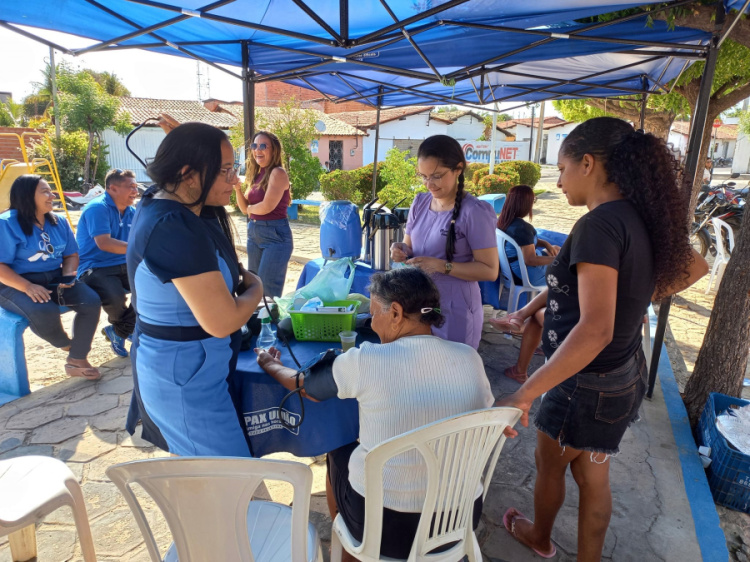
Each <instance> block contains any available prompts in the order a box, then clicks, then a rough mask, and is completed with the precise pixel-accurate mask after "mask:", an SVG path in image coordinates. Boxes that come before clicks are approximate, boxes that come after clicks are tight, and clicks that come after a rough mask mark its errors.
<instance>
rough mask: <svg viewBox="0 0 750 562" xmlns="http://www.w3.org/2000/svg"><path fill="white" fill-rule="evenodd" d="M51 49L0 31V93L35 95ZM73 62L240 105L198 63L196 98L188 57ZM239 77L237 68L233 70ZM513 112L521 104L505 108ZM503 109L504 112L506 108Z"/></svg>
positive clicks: (216, 75) (235, 85)
mask: <svg viewBox="0 0 750 562" xmlns="http://www.w3.org/2000/svg"><path fill="white" fill-rule="evenodd" d="M26 29H27V30H28V31H30V32H32V33H34V34H36V35H39V36H41V37H44V38H45V39H47V40H48V41H52V42H54V43H57V44H58V45H61V46H64V47H67V48H69V49H78V48H82V47H86V46H88V45H91V44H92V43H93V42H92V40H90V39H83V38H81V37H76V36H73V35H68V34H65V33H56V32H52V31H45V30H39V29H34V28H26ZM49 56H50V54H49V47H48V46H47V45H44V44H42V43H39V42H37V41H34V40H33V39H29V38H27V37H24V36H23V35H19V34H17V33H14V32H12V31H10V30H8V29H5V28H2V27H0V60H2V70H0V92H10V93H11V94H12V97H13V99H14V100H15V101H21V100H22V99H23V98H24V97H26V96H27V95H29V94H31V93H32V92H33V90H34V82H40V81H41V80H42V69H43V68H44V65H45V64H46V63H47V62H48V61H49ZM63 60H65V61H68V62H70V63H72V65H73V66H74V68H76V67H77V68H81V69H84V68H89V69H91V70H96V71H98V72H103V71H108V72H111V73H114V74H116V75H117V76H118V77H119V78H120V80H121V82H122V83H123V84H124V85H125V87H126V88H128V90H130V93H131V95H133V96H135V97H141V98H157V99H173V100H198V99H207V98H216V99H220V100H224V101H241V100H242V83H241V81H240V80H239V79H237V78H235V77H234V76H230V75H229V74H226V73H225V72H222V71H221V70H217V69H215V68H211V67H209V66H207V65H205V64H203V63H201V64H200V72H201V73H202V81H201V82H202V85H203V89H202V92H201V95H199V93H198V68H197V64H198V63H197V62H196V61H194V60H191V59H188V58H184V57H176V56H170V55H162V54H158V53H151V52H147V51H140V50H137V49H133V50H128V51H113V52H107V53H99V52H95V53H88V54H86V55H83V56H81V57H73V56H68V55H63V54H62V53H61V52H59V51H56V52H55V62H56V63H57V64H60V62H61V61H63ZM232 70H234V71H235V72H236V73H239V69H238V68H232ZM503 105H504V107H512V106H514V105H518V104H503ZM503 105H501V109H502V107H503ZM512 113H513V116H514V117H529V116H530V111H529V110H526V109H521V110H519V111H513V112H512ZM550 115H556V112H555V111H554V110H553V108H552V104H549V103H548V104H547V116H550Z"/></svg>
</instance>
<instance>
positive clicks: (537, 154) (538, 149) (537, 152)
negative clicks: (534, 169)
mask: <svg viewBox="0 0 750 562" xmlns="http://www.w3.org/2000/svg"><path fill="white" fill-rule="evenodd" d="M544 105H545V102H544V101H542V102H541V108H540V109H539V125H537V130H536V143H535V145H536V146H535V147H534V163H535V164H539V161H540V160H541V159H542V138H543V137H544Z"/></svg>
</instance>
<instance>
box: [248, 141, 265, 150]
mask: <svg viewBox="0 0 750 562" xmlns="http://www.w3.org/2000/svg"><path fill="white" fill-rule="evenodd" d="M267 149H268V145H267V144H266V143H264V142H262V143H260V144H258V143H257V142H254V143H253V144H251V145H250V150H267Z"/></svg>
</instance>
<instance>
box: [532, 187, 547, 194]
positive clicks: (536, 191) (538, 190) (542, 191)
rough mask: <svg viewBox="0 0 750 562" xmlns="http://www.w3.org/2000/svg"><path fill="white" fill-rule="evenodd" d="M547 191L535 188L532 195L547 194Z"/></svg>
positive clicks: (542, 188)
mask: <svg viewBox="0 0 750 562" xmlns="http://www.w3.org/2000/svg"><path fill="white" fill-rule="evenodd" d="M547 191H548V190H547V189H546V188H544V187H535V188H534V195H541V194H542V193H547Z"/></svg>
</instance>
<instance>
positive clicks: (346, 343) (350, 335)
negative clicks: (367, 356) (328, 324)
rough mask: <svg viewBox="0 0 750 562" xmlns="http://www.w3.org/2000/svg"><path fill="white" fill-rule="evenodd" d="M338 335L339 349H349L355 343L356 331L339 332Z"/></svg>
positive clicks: (345, 350)
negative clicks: (339, 339)
mask: <svg viewBox="0 0 750 562" xmlns="http://www.w3.org/2000/svg"><path fill="white" fill-rule="evenodd" d="M339 337H340V338H341V349H343V350H344V352H347V351H349V350H350V349H351V348H353V347H354V346H355V345H356V343H357V332H349V331H347V332H339Z"/></svg>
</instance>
